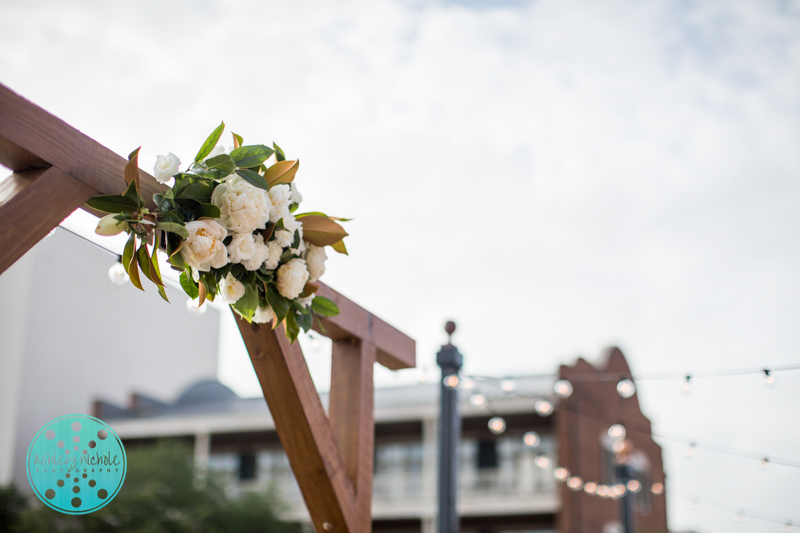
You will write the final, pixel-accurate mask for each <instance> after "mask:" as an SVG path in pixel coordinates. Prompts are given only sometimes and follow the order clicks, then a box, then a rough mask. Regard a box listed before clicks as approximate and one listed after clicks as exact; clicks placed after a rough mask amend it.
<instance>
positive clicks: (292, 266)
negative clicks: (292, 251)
mask: <svg viewBox="0 0 800 533" xmlns="http://www.w3.org/2000/svg"><path fill="white" fill-rule="evenodd" d="M306 281H308V270H306V262H305V260H303V259H292V260H291V261H289V262H288V263H285V264H283V265H281V267H280V268H279V269H278V292H279V293H281V295H282V296H284V297H285V298H289V299H290V300H294V299H295V298H297V297H298V296H300V293H301V292H303V287H305V286H306Z"/></svg>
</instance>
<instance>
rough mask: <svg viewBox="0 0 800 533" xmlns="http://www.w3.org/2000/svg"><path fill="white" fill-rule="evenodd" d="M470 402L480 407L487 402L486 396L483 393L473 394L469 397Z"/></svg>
mask: <svg viewBox="0 0 800 533" xmlns="http://www.w3.org/2000/svg"><path fill="white" fill-rule="evenodd" d="M469 403H471V404H472V405H474V406H475V407H480V406H481V405H483V404H485V403H486V396H484V395H483V394H473V395H472V396H470V397H469Z"/></svg>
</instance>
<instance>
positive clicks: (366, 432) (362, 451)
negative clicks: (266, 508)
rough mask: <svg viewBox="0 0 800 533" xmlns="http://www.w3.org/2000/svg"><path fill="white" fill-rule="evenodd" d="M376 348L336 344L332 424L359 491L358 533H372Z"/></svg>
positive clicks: (363, 343) (357, 343) (356, 342)
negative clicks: (374, 369)
mask: <svg viewBox="0 0 800 533" xmlns="http://www.w3.org/2000/svg"><path fill="white" fill-rule="evenodd" d="M374 364H375V346H374V345H373V344H372V343H370V342H367V341H360V340H358V339H351V340H337V341H333V351H332V357H331V390H330V407H329V413H330V422H331V426H332V427H333V435H334V437H335V438H336V444H337V446H338V448H339V451H340V453H341V454H342V460H343V461H344V466H345V469H346V471H347V477H348V478H349V479H350V481H351V482H352V483H353V485H354V487H355V491H356V500H357V503H356V508H357V512H356V520H357V528H356V531H358V532H359V533H361V532H364V533H369V532H370V531H372V469H373V459H374V451H375V418H374V416H375V415H374V403H375V400H374V395H375V386H374V383H373V375H372V374H373V372H372V371H373V366H374Z"/></svg>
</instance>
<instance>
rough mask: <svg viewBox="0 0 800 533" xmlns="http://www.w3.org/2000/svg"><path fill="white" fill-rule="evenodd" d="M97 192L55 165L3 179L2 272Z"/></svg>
mask: <svg viewBox="0 0 800 533" xmlns="http://www.w3.org/2000/svg"><path fill="white" fill-rule="evenodd" d="M94 194H95V190H94V189H92V188H91V187H89V186H88V185H86V184H85V183H83V182H81V181H78V180H76V179H74V178H72V177H71V176H69V175H67V174H65V173H64V172H63V171H61V170H59V169H57V168H55V167H50V168H38V169H32V170H25V171H22V172H15V173H14V174H12V175H11V176H9V177H7V178H6V179H4V180H2V181H0V250H2V254H0V274H2V273H3V272H5V270H6V269H7V268H8V267H10V266H11V265H13V264H14V263H16V261H17V260H18V259H19V258H20V257H22V256H23V255H24V254H25V252H27V251H28V250H30V249H31V248H32V247H33V246H34V245H35V244H36V243H37V242H39V241H40V240H42V239H43V238H44V237H45V236H46V235H47V234H48V233H50V231H51V230H52V229H53V228H55V227H56V226H57V225H58V224H59V223H60V222H61V221H62V220H64V219H65V218H67V216H69V214H70V213H72V212H73V211H75V210H76V209H78V208H79V207H80V206H81V205H83V203H84V202H86V200H88V199H89V198H91V197H92V196H93V195H94Z"/></svg>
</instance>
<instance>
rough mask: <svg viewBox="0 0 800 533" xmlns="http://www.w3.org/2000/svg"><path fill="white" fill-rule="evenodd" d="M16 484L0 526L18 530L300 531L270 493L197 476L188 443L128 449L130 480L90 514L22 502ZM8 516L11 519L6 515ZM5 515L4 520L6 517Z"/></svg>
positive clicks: (3, 501)
mask: <svg viewBox="0 0 800 533" xmlns="http://www.w3.org/2000/svg"><path fill="white" fill-rule="evenodd" d="M21 501H22V500H21V497H20V496H19V493H18V492H17V491H15V490H14V489H13V488H11V489H4V490H3V491H2V492H0V513H5V515H6V516H3V514H0V528H2V527H3V525H4V524H8V525H7V526H6V529H5V530H6V531H10V532H14V533H40V532H41V533H49V532H52V531H59V532H65V533H66V532H70V533H71V532H78V531H82V532H89V533H112V532H118V531H125V532H133V533H190V532H197V533H230V532H237V533H251V532H252V533H256V532H263V531H268V532H271V533H299V531H300V526H299V525H298V524H290V523H286V522H283V521H281V520H279V519H278V518H277V517H276V515H275V508H276V503H275V500H274V498H273V497H272V496H271V495H270V494H268V493H256V492H250V493H247V494H245V495H242V496H241V497H240V498H238V499H235V498H231V497H229V496H227V495H226V491H225V490H224V484H223V481H222V479H220V478H219V477H217V476H214V475H213V473H212V474H209V475H208V476H207V477H206V478H205V480H203V482H201V481H200V479H198V478H197V477H196V475H195V472H194V469H193V467H192V461H191V450H190V448H189V447H188V446H185V445H180V444H177V443H169V442H162V443H159V444H158V445H156V446H152V447H148V448H140V449H131V450H129V451H128V472H127V475H126V477H125V483H124V485H123V486H122V489H121V490H120V492H119V494H118V495H117V496H116V498H114V500H113V501H112V502H111V503H109V504H108V505H106V506H105V507H103V508H102V509H100V510H98V511H96V512H94V513H89V514H85V515H76V516H73V515H67V514H63V513H59V512H57V511H54V510H52V509H50V508H49V507H46V506H44V505H37V506H36V507H35V508H33V509H26V508H24V507H23V506H22V503H21ZM6 517H7V518H6ZM4 518H5V519H4Z"/></svg>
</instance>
